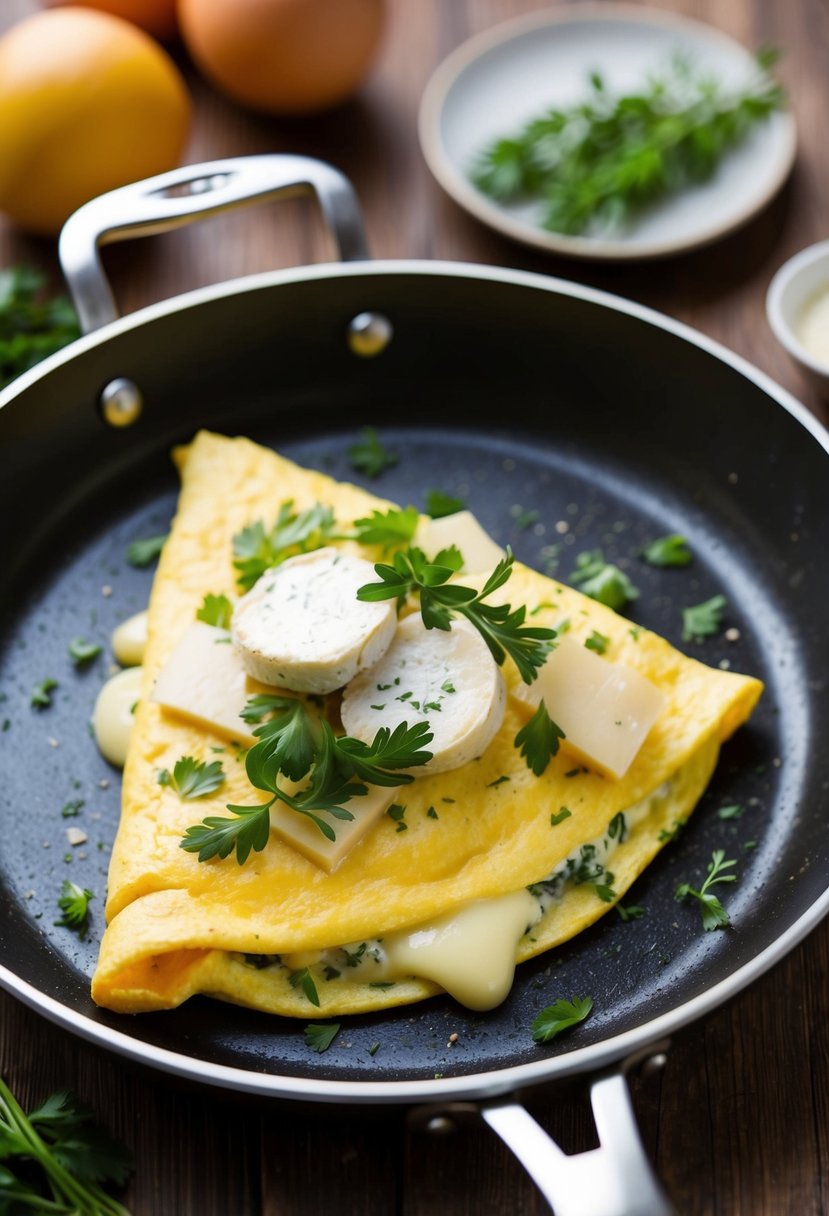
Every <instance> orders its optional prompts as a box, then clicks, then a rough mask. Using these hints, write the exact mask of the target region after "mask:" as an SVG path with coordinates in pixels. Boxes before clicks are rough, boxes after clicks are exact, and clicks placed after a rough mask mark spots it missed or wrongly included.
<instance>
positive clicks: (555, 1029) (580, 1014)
mask: <svg viewBox="0 0 829 1216" xmlns="http://www.w3.org/2000/svg"><path fill="white" fill-rule="evenodd" d="M592 1008H593V998H592V997H590V996H584V997H578V996H577V997H574V998H573V1000H572V1001H566V1000H563V999H562V1000H558V1001H556V1002H555V1004H553V1005H548V1006H547V1008H546V1009H542V1010H541V1013H540V1014H539V1015H538V1017H537V1018H536V1019H535V1021H534V1022H533V1024H532V1035H533V1039H534V1040H535V1042H536V1043H550V1042H552V1040H553V1039H554V1038H556V1036H557V1035H560V1034H561V1032H562V1031H563V1030H569V1028H570V1027H571V1026H577V1025H578V1024H579V1022H583V1021H584V1020H585V1018H586V1017H587V1016H588V1015H589V1013H590V1011H591V1009H592Z"/></svg>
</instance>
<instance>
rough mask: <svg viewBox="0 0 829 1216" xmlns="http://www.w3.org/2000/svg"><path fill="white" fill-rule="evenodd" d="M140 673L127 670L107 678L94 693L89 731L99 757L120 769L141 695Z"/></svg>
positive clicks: (137, 670) (138, 668)
mask: <svg viewBox="0 0 829 1216" xmlns="http://www.w3.org/2000/svg"><path fill="white" fill-rule="evenodd" d="M142 677H143V672H142V670H141V668H140V667H127V668H125V669H124V671H119V672H117V673H116V675H114V676H111V677H110V679H108V680H107V682H106V684H104V686H103V688H102V689H101V691H100V692H99V693H98V697H97V700H96V701H95V709H94V710H93V713H92V731H93V733H94V735H95V742H96V743H97V744H98V748H99V750H100V752H101V755H102V756H103V757H104V759H105V760H108V761H109V762H110V764H114V765H115V766H116V767H117V768H123V767H124V764H125V762H126V759H127V748H128V746H129V741H130V736H131V735H132V730H133V726H134V725H135V707H136V703H137V701H138V698H139V695H140V692H141V681H142Z"/></svg>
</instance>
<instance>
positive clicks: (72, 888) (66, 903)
mask: <svg viewBox="0 0 829 1216" xmlns="http://www.w3.org/2000/svg"><path fill="white" fill-rule="evenodd" d="M90 899H92V892H91V891H89V890H87V889H86V888H85V887H79V886H78V885H77V883H74V882H70V881H69V879H68V878H65V879H64V880H63V883H62V885H61V888H60V895H59V897H58V907H59V908H60V910H61V912H62V913H63V915H62V916H61V918H60V920H58V921H55V924H56V925H64V926H66V928H68V929H77V931H78V932H79V933H80V935H81V937H83V935H84V934H85V933H86V930H87V927H88V923H89V901H90Z"/></svg>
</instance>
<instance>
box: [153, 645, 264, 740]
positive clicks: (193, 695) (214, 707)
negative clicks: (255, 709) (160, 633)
mask: <svg viewBox="0 0 829 1216" xmlns="http://www.w3.org/2000/svg"><path fill="white" fill-rule="evenodd" d="M256 692H261V689H258V688H256V687H254V686H252V682H251V681H250V679H249V678H248V674H247V672H246V671H245V668H244V664H243V663H242V657H241V655H240V654H239V652H238V651H237V650H236V648H235V647H234V646H233V644H232V643H231V640H230V634H229V633H228V632H227V630H225V629H217V628H216V626H215V625H206V624H205V623H204V621H194V622H193V624H192V625H191V626H190V627H189V629H188V630H187V632H186V633H185V634H184V635H183V636H182V638H181V640H180V642H179V643H178V645H177V646H176V648H175V649H174V650H173V652H172V653H171V655H170V657H169V658H168V659H167V662H166V663H165V664H164V666H163V667H162V669H161V671H160V672H159V675H158V679H157V680H156V682H155V686H154V687H153V691H152V694H151V700H153V701H157V702H158V703H159V704H160V705H163V706H164V708H165V709H170V710H173V711H174V712H175V713H177V714H182V715H183V716H184V717H185V718H191V719H193V721H195V722H199V723H201V724H202V725H204V726H207V727H211V728H212V729H214V730H217V731H218V732H219V733H220V734H222V735H228V736H229V737H230V738H231V739H236V740H238V741H239V742H240V743H244V744H245V745H247V746H250V745H251V744H253V743H255V742H256V740H255V738H254V736H253V734H252V730H253V729H254V728H253V727H251V726H250V725H248V723H247V722H244V721H243V720H242V718H240V716H239V715H240V714H241V712H242V710H243V709H244V707H245V704H246V702H247V701H248V700H249V699H250V698H251V697H252V696H253V695H254V693H256Z"/></svg>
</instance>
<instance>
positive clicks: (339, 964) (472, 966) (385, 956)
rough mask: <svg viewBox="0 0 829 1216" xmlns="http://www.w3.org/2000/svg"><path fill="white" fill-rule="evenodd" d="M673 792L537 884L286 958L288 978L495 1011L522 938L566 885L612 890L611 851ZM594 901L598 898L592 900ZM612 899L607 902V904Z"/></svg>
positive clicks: (611, 828) (635, 811) (628, 815)
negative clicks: (436, 995)
mask: <svg viewBox="0 0 829 1216" xmlns="http://www.w3.org/2000/svg"><path fill="white" fill-rule="evenodd" d="M670 789H671V783H670V782H667V781H666V782H664V783H663V784H662V785H661V786H660V787H659V789H657V790H655V791H654V792H653V793H651V794H649V795H648V796H647V797H646V798H643V799H642V800H641V801H640V802H637V803H634V805H633V806H630V807H628V808H627V810H625V811H621V812H619V814H618V815H614V817H613V819H611V821H610V823H609V824H608V826H607V830H606V831H605V832H603V833H602V835H601V836H600V837H598V838H597V839H596V840H592V841H589V842H588V843H587V844H583V845H579V847H578V848H577V849H574V850H573V852H572V853H570V854H569V856H567V857H565V858H564V860H563V861H562V862H561V863H560V864H559V865H558V866H556V868H555V870H553V871H552V873H550V874H548V875H547V877H546V878H544V879H542V880H541V881H540V882H537V883H533V884H532V886H531V887H529V888H528V889H526V890H523V889H522V890H521V891H511V892H510V893H509V894H507V895H501V896H498V897H497V898H495V899H482V900H476V901H475V902H474V903H471V904H467V905H466V906H465V907H463V908H461V909H460V910H459V911H456V912H452V913H448V914H447V915H446V916H441V917H438V918H436V919H435V920H434V921H430V922H429V923H428V924H424V925H419V926H417V927H416V928H414V929H405V930H402V931H401V932H399V933H390V934H389V935H388V936H387V937H385V938H376V939H373V940H371V941H367V942H359V943H352V944H350V945H348V946H343V947H338V948H333V949H330V950H325V951H323V952H322V953H317V952H313V953H310V952H309V953H305V954H301V955H300V954H295V955H285V956H283V958H282V962H283V964H284V965H285V966H286V967H288V968H290V969H291V970H297V969H299V968H302V967H312V966H315V965H319V964H322V965H324V966H325V967H326V968H327V969H333V970H334V971H335V972H338V973H339V978H340V979H342V980H343V981H345V982H346V983H348V982H352V983H361V984H364V983H377V982H383V981H392V982H393V981H394V980H399V979H403V978H405V977H408V976H416V977H417V978H419V979H425V980H433V981H434V982H435V983H436V984H440V986H441V987H442V988H444V989H445V990H446V991H447V992H448V993H449V994H450V996H453V997H454V998H455V999H456V1000H457V1001H459V1002H460V1003H461V1004H462V1005H465V1006H466V1007H467V1008H468V1009H475V1010H480V1011H484V1010H487V1009H494V1008H495V1006H496V1005H499V1004H500V1003H501V1002H502V1001H503V1000H504V999H505V997H506V996H507V995H508V993H509V990H510V988H511V987H512V980H513V974H514V972H515V953H516V948H517V946H518V943H519V942H520V941H521V938H522V937H523V936H524V934H525V933H527V932H528V930H529V929H531V928H532V927H533V925H535V924H537V923H538V921H540V920H541V918H542V917H543V916H544V914H545V912H546V911H547V910H548V909H549V908H550V907H551V905H552V904H553V903H555V902H556V901H558V900H560V899H561V898H562V896H563V894H564V889H565V886H566V884H567V883H568V882H571V883H575V884H581V883H586V882H592V883H594V884H595V885H597V886H607V887H609V886H610V884H611V881H612V874H610V873H609V871H608V867H607V863H608V861H609V860H610V858H611V857H612V855H613V853H614V852H615V850H616V849H617V848H618V846H619V845H620V844H621V843H622V841H623V840H625V839H626V838H627V835H628V833H629V832H630V830H631V828H633V827H635V825H636V824H637V823H640V822H641V821H642V820H643V819H645V818H646V817H647V815H648V814H649V812H650V810H651V808H652V805H653V803H654V802H655V801H662V800H663V799H664V798H666V797H667V796H668V794H669V793H670ZM597 898H598V896H597ZM611 898H612V897H611Z"/></svg>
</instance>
